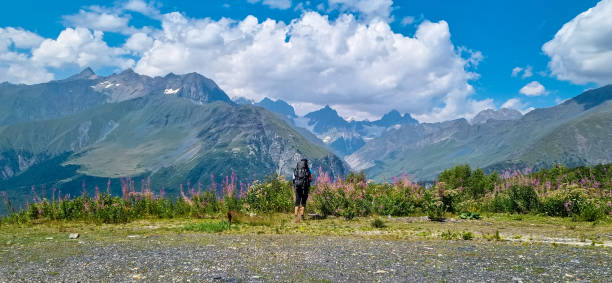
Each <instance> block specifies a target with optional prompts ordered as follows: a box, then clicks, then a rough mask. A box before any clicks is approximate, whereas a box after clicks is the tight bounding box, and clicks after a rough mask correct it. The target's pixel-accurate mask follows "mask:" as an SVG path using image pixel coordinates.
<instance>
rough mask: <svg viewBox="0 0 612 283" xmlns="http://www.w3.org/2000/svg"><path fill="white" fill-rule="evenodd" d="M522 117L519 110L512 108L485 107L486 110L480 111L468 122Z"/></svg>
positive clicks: (481, 122) (476, 123)
mask: <svg viewBox="0 0 612 283" xmlns="http://www.w3.org/2000/svg"><path fill="white" fill-rule="evenodd" d="M522 117H523V114H521V112H519V111H517V110H514V109H508V108H502V109H499V110H493V109H486V110H483V111H480V113H478V114H477V115H476V116H475V117H474V118H473V119H472V120H471V121H470V123H471V124H472V125H478V124H484V123H486V122H487V121H489V120H499V121H507V120H518V119H521V118H522Z"/></svg>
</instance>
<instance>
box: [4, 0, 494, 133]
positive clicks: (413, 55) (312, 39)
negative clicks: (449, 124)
mask: <svg viewBox="0 0 612 283" xmlns="http://www.w3.org/2000/svg"><path fill="white" fill-rule="evenodd" d="M332 2H333V3H332V4H333V5H345V6H346V7H353V8H350V9H349V8H346V7H344V6H343V7H344V8H339V9H346V11H349V10H351V9H356V10H358V13H361V14H362V15H364V14H366V13H367V14H368V15H369V16H368V17H369V18H368V21H363V19H362V18H360V16H355V15H353V14H345V13H340V15H338V17H335V18H334V19H333V20H330V19H329V18H328V17H327V16H325V15H322V14H320V13H318V12H313V11H310V12H304V13H303V14H302V15H301V16H300V17H299V18H296V19H294V20H292V21H291V22H289V23H284V22H280V21H275V20H273V19H267V20H265V21H260V20H259V19H257V18H256V17H254V16H248V17H246V18H244V19H242V20H233V19H228V18H221V19H219V20H213V19H210V18H204V19H197V18H196V19H194V18H188V17H186V16H185V15H183V14H181V13H179V12H172V13H168V14H159V20H160V22H161V28H160V29H141V30H137V31H134V32H133V33H131V34H129V35H130V36H129V37H128V38H127V39H126V41H125V42H124V44H123V45H122V46H121V47H110V46H108V45H107V44H106V42H105V41H104V38H103V37H104V32H102V31H100V30H99V29H113V30H119V31H118V32H122V33H123V32H124V31H121V30H120V29H121V27H123V28H125V27H126V26H128V24H129V22H125V23H124V22H121V24H117V25H115V26H112V25H110V24H108V25H102V24H96V26H98V28H94V25H93V24H91V25H90V26H89V28H86V27H80V26H79V27H74V28H72V27H69V28H66V29H65V30H63V31H62V32H61V33H60V34H59V35H58V36H57V38H48V39H44V38H42V37H40V36H38V35H36V34H33V33H30V34H28V33H27V32H25V31H22V33H20V34H19V36H17V35H15V33H14V32H13V31H11V32H13V34H14V35H12V36H10V37H8V36H6V35H4V36H2V34H3V33H2V32H0V50H5V51H3V52H0V81H2V80H9V81H13V82H25V83H33V82H41V81H45V80H49V79H52V78H53V75H52V74H51V73H49V72H48V71H47V69H48V68H50V67H52V68H62V67H68V66H79V67H85V66H92V67H94V68H96V67H113V68H117V69H125V68H129V67H134V68H135V71H136V72H139V73H142V74H146V75H152V76H155V75H165V74H167V73H169V72H174V73H188V72H198V73H201V74H203V75H206V76H208V77H211V78H212V79H214V80H215V81H216V82H217V83H218V84H219V85H220V86H221V87H222V88H223V89H224V90H225V91H226V92H227V93H228V94H229V95H230V96H242V97H247V98H251V99H255V100H260V99H262V98H263V97H265V96H268V97H271V98H275V99H278V98H280V99H284V100H286V101H288V102H290V103H292V104H294V105H296V108H298V109H297V112H298V113H304V111H302V110H303V109H301V108H304V109H309V110H312V109H316V108H318V107H321V106H323V105H326V104H330V105H332V106H333V107H335V108H337V109H338V110H339V112H340V113H341V114H342V115H343V116H345V117H348V118H354V119H363V118H369V119H374V118H378V117H379V116H380V115H382V114H384V113H386V112H388V111H389V110H390V105H393V107H392V108H396V109H397V110H399V111H401V112H410V113H412V114H413V116H414V117H416V118H417V119H419V120H420V121H423V122H434V121H441V120H448V119H453V118H458V117H466V118H470V117H472V116H473V115H474V114H476V113H478V112H479V111H481V110H483V109H486V108H493V106H494V105H493V101H492V100H491V99H485V100H476V99H474V98H473V97H472V94H473V93H474V89H473V87H472V85H471V81H472V80H474V79H477V78H478V74H476V73H474V72H473V71H471V69H473V68H475V67H476V66H477V65H478V63H479V62H480V61H481V60H482V59H483V55H482V54H481V53H480V52H478V51H473V50H470V49H468V48H465V47H456V46H455V45H454V44H453V43H452V41H451V40H450V37H451V36H450V31H449V27H448V24H447V23H446V22H445V21H439V22H429V21H422V22H420V23H419V24H418V26H417V27H416V32H415V33H414V35H413V36H406V35H403V34H400V33H396V32H394V31H393V30H392V29H391V27H390V26H389V24H388V22H387V20H388V19H389V11H390V9H391V4H392V3H391V1H369V3H365V2H363V3H362V2H360V1H344V0H342V1H341V0H333V1H332ZM377 7H378V8H377ZM381 7H382V8H381ZM385 7H386V8H385ZM112 9H119V10H112ZM111 10H112V11H120V12H114V14H113V15H123V14H122V12H121V11H127V10H129V11H134V12H138V13H142V14H148V15H156V14H158V13H159V11H158V10H156V9H155V7H153V6H151V5H150V4H147V2H143V1H138V0H134V1H130V2H128V3H126V4H124V5H122V6H120V7H119V8H117V7H114V8H99V7H98V8H92V7H89V8H88V10H83V11H85V12H87V11H94V12H95V11H98V12H99V13H98V14H101V13H105V12H106V13H109V14H112V13H111V12H108V11H111ZM351 11H352V10H351ZM85 12H83V13H80V14H83V15H81V16H86V15H85V14H84V13H85ZM77 15H79V14H77ZM126 18H128V19H129V17H126ZM110 22H112V21H110ZM101 26H104V27H101ZM6 30H8V29H4V30H2V31H6ZM8 33H9V32H4V34H8ZM7 38H9V39H7ZM11 38H12V39H11ZM17 46H27V47H29V48H30V51H29V52H21V51H20V50H18V47H17ZM133 58H136V61H137V62H135V61H134V59H133ZM9 68H12V69H11V70H12V71H11V72H10V73H11V74H9V71H8V70H9ZM19 68H21V70H20V69H19ZM28 73H29V74H31V75H30V76H28V75H27V74H28Z"/></svg>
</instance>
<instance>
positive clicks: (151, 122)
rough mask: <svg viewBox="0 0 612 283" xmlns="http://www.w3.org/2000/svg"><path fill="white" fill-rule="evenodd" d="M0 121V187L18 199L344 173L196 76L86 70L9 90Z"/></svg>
mask: <svg viewBox="0 0 612 283" xmlns="http://www.w3.org/2000/svg"><path fill="white" fill-rule="evenodd" d="M0 113H2V115H1V116H0V188H2V190H9V191H13V192H23V191H29V190H28V188H29V187H30V186H33V185H36V186H39V185H43V184H44V185H46V186H47V187H52V186H53V187H58V188H60V189H63V192H64V193H67V192H75V191H76V192H79V191H80V190H81V186H82V184H83V183H87V184H88V185H87V187H91V186H92V185H94V184H95V185H100V186H101V187H106V186H105V184H106V181H107V180H108V179H111V180H116V179H119V178H125V177H136V178H140V179H144V178H151V180H152V183H154V184H155V185H156V186H157V187H161V186H165V187H167V188H168V189H167V191H168V192H172V190H175V191H176V189H177V188H178V186H179V185H180V184H187V183H191V184H197V183H202V184H204V185H207V184H210V183H212V182H213V181H214V182H219V183H220V182H221V181H222V180H223V179H224V177H225V176H229V175H231V174H232V173H234V174H235V175H237V176H238V178H239V181H242V182H245V183H247V182H249V181H252V180H254V179H261V178H264V177H265V176H268V175H270V174H273V173H277V174H279V175H284V176H289V175H291V173H292V168H294V167H295V164H296V162H297V161H298V160H300V159H301V158H308V159H310V160H311V162H312V165H313V166H314V167H316V168H317V167H319V166H320V167H322V168H323V169H324V170H326V171H328V172H330V173H331V174H332V175H334V176H341V175H344V174H346V172H347V170H348V168H347V166H346V164H345V163H344V162H343V161H342V160H341V159H340V158H338V157H337V156H336V155H334V154H333V153H331V152H329V151H328V150H327V149H325V148H324V147H322V146H320V145H317V144H314V143H312V142H310V141H309V140H308V139H306V138H304V137H303V135H302V134H300V133H299V132H298V131H296V130H295V129H294V128H293V127H291V126H290V125H288V124H287V123H285V122H284V121H283V120H282V119H279V118H278V117H277V115H275V114H272V113H271V112H270V111H268V110H266V109H264V108H262V107H257V106H253V105H238V104H236V103H234V102H232V101H231V100H230V99H229V97H228V96H227V95H226V94H225V92H224V91H223V90H221V89H220V88H219V87H218V86H217V85H216V84H215V83H214V82H213V81H212V80H210V79H208V78H206V77H204V76H202V75H199V74H196V73H190V74H185V75H175V74H168V75H166V76H164V77H148V76H144V75H139V74H137V73H135V72H133V71H132V70H126V71H123V72H121V73H118V74H113V75H110V76H98V75H96V74H95V73H94V72H93V71H92V70H91V69H89V68H88V69H85V70H84V71H82V72H81V73H79V74H77V75H74V76H72V77H69V78H67V79H64V80H58V81H51V82H48V83H42V84H36V85H15V84H9V83H3V84H0ZM211 175H212V176H213V177H211ZM211 178H212V179H211ZM113 184H116V186H115V185H114V187H113V190H118V189H119V188H118V184H119V182H118V181H115V182H113Z"/></svg>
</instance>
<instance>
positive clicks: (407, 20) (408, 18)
mask: <svg viewBox="0 0 612 283" xmlns="http://www.w3.org/2000/svg"><path fill="white" fill-rule="evenodd" d="M412 23H414V17H413V16H405V17H403V18H402V25H403V26H407V25H409V24H412Z"/></svg>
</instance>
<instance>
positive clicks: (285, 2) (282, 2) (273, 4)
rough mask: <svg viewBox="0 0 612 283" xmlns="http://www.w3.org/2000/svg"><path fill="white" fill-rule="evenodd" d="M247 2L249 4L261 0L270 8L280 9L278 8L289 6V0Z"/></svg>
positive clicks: (252, 0)
mask: <svg viewBox="0 0 612 283" xmlns="http://www.w3.org/2000/svg"><path fill="white" fill-rule="evenodd" d="M247 2H249V3H251V4H255V3H259V2H262V4H264V5H266V6H268V7H270V8H273V9H280V10H286V9H289V8H291V0H263V1H262V0H247ZM300 4H301V3H300Z"/></svg>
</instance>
